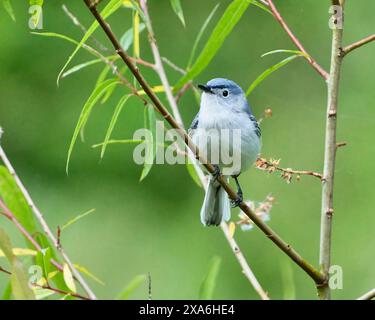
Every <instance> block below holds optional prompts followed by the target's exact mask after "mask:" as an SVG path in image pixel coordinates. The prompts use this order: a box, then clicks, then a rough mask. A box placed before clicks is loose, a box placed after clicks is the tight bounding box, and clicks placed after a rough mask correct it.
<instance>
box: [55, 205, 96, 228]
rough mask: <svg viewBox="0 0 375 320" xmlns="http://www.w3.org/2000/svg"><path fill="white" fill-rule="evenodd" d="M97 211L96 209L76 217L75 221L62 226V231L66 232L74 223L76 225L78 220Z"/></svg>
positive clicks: (71, 220) (72, 220)
mask: <svg viewBox="0 0 375 320" xmlns="http://www.w3.org/2000/svg"><path fill="white" fill-rule="evenodd" d="M94 211H95V209H90V210H88V211H86V212H84V213H82V214H80V215H78V216H76V217H74V218H73V219H70V220H69V221H68V222H66V223H64V224H63V225H62V226H61V230H64V229H66V228H67V227H69V226H70V225H72V224H73V223H76V222H77V221H78V220H80V219H82V218H84V217H86V216H88V215H89V214H91V213H93V212H94Z"/></svg>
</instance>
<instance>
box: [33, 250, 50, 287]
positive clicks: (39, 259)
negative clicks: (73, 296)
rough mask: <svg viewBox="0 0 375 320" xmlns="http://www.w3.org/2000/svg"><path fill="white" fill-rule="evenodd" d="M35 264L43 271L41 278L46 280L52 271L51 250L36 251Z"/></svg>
mask: <svg viewBox="0 0 375 320" xmlns="http://www.w3.org/2000/svg"><path fill="white" fill-rule="evenodd" d="M35 260H36V263H37V265H38V266H40V267H41V268H42V270H43V277H44V278H45V279H46V280H48V275H49V273H50V272H51V271H52V265H51V249H50V248H46V249H42V250H41V251H38V252H37V254H36V259H35Z"/></svg>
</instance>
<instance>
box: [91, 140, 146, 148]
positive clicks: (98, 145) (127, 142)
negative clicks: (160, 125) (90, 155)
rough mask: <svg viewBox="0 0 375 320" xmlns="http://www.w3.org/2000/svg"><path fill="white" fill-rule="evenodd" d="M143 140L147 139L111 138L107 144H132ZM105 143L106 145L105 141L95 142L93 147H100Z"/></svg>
mask: <svg viewBox="0 0 375 320" xmlns="http://www.w3.org/2000/svg"><path fill="white" fill-rule="evenodd" d="M142 142H145V140H133V139H123V140H109V141H108V142H107V145H108V144H129V143H130V144H132V143H142ZM103 145H104V142H102V143H97V144H94V145H93V146H92V147H93V148H98V147H101V146H103Z"/></svg>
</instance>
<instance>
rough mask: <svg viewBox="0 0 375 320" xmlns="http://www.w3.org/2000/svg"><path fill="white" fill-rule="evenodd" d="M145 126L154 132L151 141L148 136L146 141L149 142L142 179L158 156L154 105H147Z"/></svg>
mask: <svg viewBox="0 0 375 320" xmlns="http://www.w3.org/2000/svg"><path fill="white" fill-rule="evenodd" d="M144 119H145V127H146V128H147V129H148V130H150V132H151V134H152V138H151V141H150V139H149V138H147V140H149V141H147V142H146V143H147V144H148V146H147V149H146V155H145V163H144V166H143V170H142V174H141V178H140V181H142V180H143V179H144V178H146V176H147V175H148V174H149V173H150V171H151V168H152V165H153V162H154V158H155V156H156V142H155V140H156V116H155V109H154V108H153V107H146V108H145V114H144ZM147 137H148V136H147Z"/></svg>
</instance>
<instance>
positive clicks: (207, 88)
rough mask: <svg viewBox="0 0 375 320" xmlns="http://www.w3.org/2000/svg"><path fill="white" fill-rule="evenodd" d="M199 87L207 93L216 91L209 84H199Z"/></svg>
mask: <svg viewBox="0 0 375 320" xmlns="http://www.w3.org/2000/svg"><path fill="white" fill-rule="evenodd" d="M198 88H199V89H201V90H202V91H203V92H207V93H214V92H213V91H212V90H211V88H210V87H209V86H208V85H205V84H198Z"/></svg>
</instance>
